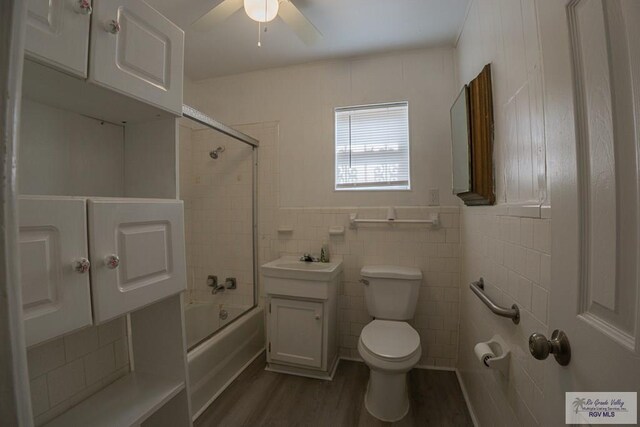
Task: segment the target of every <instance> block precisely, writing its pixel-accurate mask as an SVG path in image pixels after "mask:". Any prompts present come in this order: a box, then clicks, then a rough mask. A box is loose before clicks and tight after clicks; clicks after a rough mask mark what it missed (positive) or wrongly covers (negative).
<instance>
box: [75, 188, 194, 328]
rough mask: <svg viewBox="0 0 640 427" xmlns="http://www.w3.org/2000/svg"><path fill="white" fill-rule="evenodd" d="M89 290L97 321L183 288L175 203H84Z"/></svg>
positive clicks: (181, 233)
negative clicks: (89, 261) (89, 255)
mask: <svg viewBox="0 0 640 427" xmlns="http://www.w3.org/2000/svg"><path fill="white" fill-rule="evenodd" d="M88 206H89V249H90V252H91V263H92V264H93V265H92V268H91V291H92V297H93V311H94V317H95V321H96V323H102V322H104V321H106V320H109V319H112V318H114V317H117V316H120V315H122V314H124V313H128V312H130V311H133V310H135V309H137V308H140V307H144V306H146V305H148V304H151V303H152V302H155V301H158V300H160V299H162V298H165V297H168V296H170V295H174V294H176V293H179V292H181V291H183V290H185V289H186V282H187V277H186V265H185V264H186V261H185V249H184V220H183V216H184V215H183V207H182V201H179V200H166V201H161V200H148V201H143V200H140V199H138V200H132V199H129V200H127V199H104V200H100V199H95V200H93V199H92V200H89V202H88Z"/></svg>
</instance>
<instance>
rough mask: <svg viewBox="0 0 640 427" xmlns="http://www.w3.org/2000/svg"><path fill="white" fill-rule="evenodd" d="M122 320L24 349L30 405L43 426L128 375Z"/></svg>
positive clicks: (124, 327)
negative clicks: (25, 352) (29, 387)
mask: <svg viewBox="0 0 640 427" xmlns="http://www.w3.org/2000/svg"><path fill="white" fill-rule="evenodd" d="M127 342H128V341H127V334H126V323H125V318H124V317H120V318H118V319H115V320H112V321H110V322H108V323H105V324H103V325H100V326H92V327H89V328H85V329H82V330H80V331H78V332H74V333H71V334H69V335H65V336H63V337H60V338H56V339H54V340H53V341H49V342H46V343H44V344H40V345H37V346H34V347H31V348H29V349H28V350H27V359H28V363H29V378H30V380H31V403H32V405H33V415H34V418H35V422H36V425H42V424H44V423H46V422H48V421H50V420H51V419H53V418H55V417H56V416H58V415H60V414H61V413H62V412H64V411H66V410H67V409H69V408H70V407H72V406H74V405H76V404H77V403H80V402H81V401H82V400H84V399H86V398H87V397H89V396H90V395H92V394H94V393H96V392H97V391H98V390H100V389H102V388H104V387H105V386H107V385H108V384H110V383H112V382H113V381H115V380H116V379H118V378H120V377H122V376H123V375H125V374H127V373H128V372H129V353H128V344H127Z"/></svg>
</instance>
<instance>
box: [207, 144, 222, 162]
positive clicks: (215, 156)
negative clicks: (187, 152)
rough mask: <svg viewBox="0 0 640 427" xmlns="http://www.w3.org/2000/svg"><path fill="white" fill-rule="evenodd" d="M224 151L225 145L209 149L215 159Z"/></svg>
mask: <svg viewBox="0 0 640 427" xmlns="http://www.w3.org/2000/svg"><path fill="white" fill-rule="evenodd" d="M223 151H224V146H222V147H218V148H216V149H215V150H213V151H209V156H210V157H211V158H212V159H214V160H215V159H217V158H218V154H219V153H222V152H223Z"/></svg>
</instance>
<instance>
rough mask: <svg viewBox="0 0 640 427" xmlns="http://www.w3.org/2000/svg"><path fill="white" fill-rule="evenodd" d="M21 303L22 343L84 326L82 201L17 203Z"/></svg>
mask: <svg viewBox="0 0 640 427" xmlns="http://www.w3.org/2000/svg"><path fill="white" fill-rule="evenodd" d="M18 210H19V212H20V215H19V226H20V232H19V248H20V275H21V285H22V304H23V312H24V322H25V335H26V341H27V345H28V346H31V345H35V344H38V343H40V342H43V341H46V340H49V339H51V338H54V337H57V336H60V335H62V334H65V333H68V332H71V331H74V330H76V329H80V328H82V327H85V326H89V325H91V323H92V317H91V295H90V287H89V286H90V285H89V250H88V244H87V213H86V204H85V202H84V200H82V199H73V198H62V197H60V198H57V199H46V198H22V199H21V200H20V202H19V206H18Z"/></svg>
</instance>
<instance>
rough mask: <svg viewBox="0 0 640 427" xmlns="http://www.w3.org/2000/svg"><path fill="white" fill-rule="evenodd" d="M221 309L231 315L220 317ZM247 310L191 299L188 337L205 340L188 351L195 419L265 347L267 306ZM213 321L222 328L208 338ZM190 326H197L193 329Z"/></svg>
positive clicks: (188, 314) (187, 314) (187, 307)
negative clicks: (191, 330)
mask: <svg viewBox="0 0 640 427" xmlns="http://www.w3.org/2000/svg"><path fill="white" fill-rule="evenodd" d="M221 310H226V311H227V313H228V317H227V319H220V317H219V316H220V311H221ZM244 310H245V308H243V307H240V306H230V305H227V304H224V305H220V304H214V303H191V304H189V305H187V306H186V307H185V320H186V322H185V323H186V325H187V326H188V327H187V340H189V339H191V340H193V341H192V342H193V343H194V344H195V343H198V342H200V341H202V340H204V341H202V342H201V343H200V344H198V345H195V347H194V348H193V349H191V350H190V351H189V352H188V354H187V361H188V365H189V383H190V389H191V415H192V417H193V419H194V420H195V419H196V418H197V417H198V416H199V415H200V414H201V413H202V412H204V411H205V409H207V407H208V406H209V405H210V404H211V403H213V401H214V400H215V399H216V398H217V397H218V396H219V395H220V394H221V393H222V392H223V391H224V389H225V388H226V387H227V386H228V385H229V384H230V383H231V382H232V381H233V380H234V379H235V378H236V377H237V376H238V375H240V373H241V372H242V371H243V370H244V368H246V367H247V366H249V364H250V363H251V362H253V360H254V359H255V358H256V357H258V356H259V355H260V354H261V353H262V352H263V351H264V348H265V333H264V310H263V309H262V308H261V307H254V308H252V309H251V310H249V311H248V312H246V313H244V314H241V313H242V312H244ZM236 317H237V318H236ZM233 319H235V321H234V322H231V321H232V320H233ZM201 322H202V323H201ZM230 322H231V323H230ZM189 325H190V326H189ZM212 325H216V329H220V330H219V331H218V332H216V333H215V334H214V335H213V336H211V337H210V338H208V339H206V338H207V337H208V336H209V335H210V334H211V331H212V327H213V326H212ZM189 328H193V329H195V330H194V331H193V332H189ZM191 346H192V344H188V347H191Z"/></svg>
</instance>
